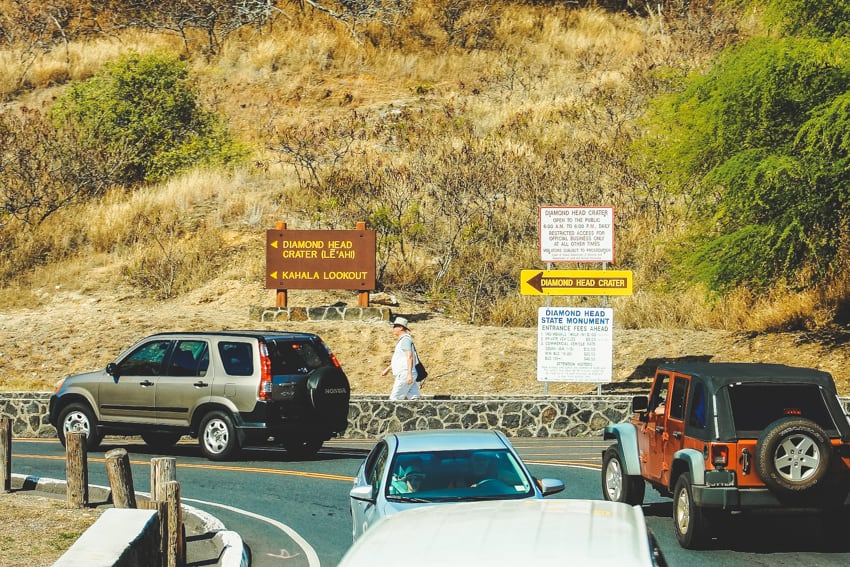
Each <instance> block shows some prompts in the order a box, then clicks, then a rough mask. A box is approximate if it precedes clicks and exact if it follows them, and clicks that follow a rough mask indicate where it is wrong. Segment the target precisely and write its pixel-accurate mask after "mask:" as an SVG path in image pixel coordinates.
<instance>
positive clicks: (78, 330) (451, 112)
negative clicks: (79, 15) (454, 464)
mask: <svg viewBox="0 0 850 567" xmlns="http://www.w3.org/2000/svg"><path fill="white" fill-rule="evenodd" d="M278 4H279V5H281V6H282V7H283V9H284V13H283V15H281V16H280V17H279V18H278V19H277V20H276V21H275V22H274V25H267V26H262V27H260V28H257V29H243V30H241V31H239V32H238V33H236V32H234V33H233V34H232V35H231V36H230V37H228V38H227V40H226V41H223V42H222V43H221V44H220V45H218V46H217V49H216V51H215V52H214V53H213V52H209V51H207V50H205V47H204V46H205V41H206V36H205V35H204V34H198V33H195V34H194V35H193V34H192V33H189V35H188V36H187V38H186V39H187V43H184V42H183V41H182V38H180V37H177V36H176V35H174V34H168V33H160V32H151V31H150V30H148V31H147V32H145V31H140V30H139V29H124V28H123V27H118V28H115V29H113V30H111V33H108V34H107V33H92V34H90V35H87V36H81V37H80V38H78V39H73V38H71V40H69V41H68V42H67V43H65V42H59V43H57V44H56V46H55V47H54V48H53V49H40V48H39V49H35V47H36V45H37V42H36V41H35V39H33V40H31V41H32V43H31V44H29V45H28V44H27V43H26V38H27V37H28V36H26V35H23V36H22V37H23V38H24V39H23V40H22V42H21V43H18V44H15V45H12V46H11V47H8V46H6V45H4V46H2V47H0V78H2V80H0V97H2V102H0V110H2V111H9V112H12V113H14V112H17V111H19V110H22V109H27V111H28V112H31V113H37V112H47V111H48V110H49V108H50V107H51V105H52V104H53V103H54V101H55V100H56V99H57V97H59V96H60V95H61V94H62V92H63V91H64V90H65V89H66V88H67V86H68V85H69V84H70V82H71V81H78V80H85V79H88V78H91V77H92V76H94V75H95V74H97V73H98V72H100V71H101V70H102V69H103V68H104V65H105V64H106V63H108V62H112V61H115V60H116V59H117V58H119V57H120V56H121V55H123V54H127V53H130V52H138V53H153V52H157V51H166V52H170V53H176V54H179V55H180V56H181V57H182V58H184V60H185V61H186V62H187V63H188V68H189V73H190V77H191V84H192V86H193V87H194V88H196V89H197V91H198V95H199V100H200V101H201V102H202V103H203V105H204V107H205V108H208V109H210V110H212V111H214V112H216V113H219V114H220V115H221V116H222V117H223V118H224V119H225V120H226V122H227V124H228V125H229V127H230V129H231V130H232V132H233V134H234V136H235V137H236V138H238V139H239V140H240V141H242V142H244V143H245V144H246V145H247V146H249V147H250V148H251V149H252V151H253V154H252V155H251V158H250V159H249V160H248V161H247V163H245V164H242V165H241V166H240V167H237V168H234V169H229V170H226V171H218V170H194V171H188V172H185V173H183V174H182V175H180V176H177V177H175V178H172V179H169V180H168V181H165V182H162V183H157V184H142V185H140V186H138V187H132V188H131V187H124V186H120V187H113V188H110V189H109V190H108V191H105V192H104V193H103V194H101V195H98V197H97V198H96V199H91V200H90V201H87V202H84V203H79V204H75V205H73V206H67V207H66V208H63V209H60V210H58V211H56V212H53V213H52V214H50V215H49V216H47V217H45V220H43V222H40V223H39V224H37V225H28V224H26V223H24V222H16V221H15V219H13V218H10V217H8V216H7V217H0V248H2V249H3V256H2V257H0V270H2V278H3V281H2V282H0V389H2V390H7V391H8V390H38V391H47V390H50V389H52V386H53V383H54V382H55V381H56V380H58V379H59V378H60V377H62V376H63V375H66V374H69V373H75V372H81V371H85V370H89V369H93V368H97V367H100V366H102V365H104V364H105V363H106V362H108V361H109V360H111V359H112V358H113V357H114V356H115V355H116V354H118V353H119V352H120V351H121V350H123V349H124V348H125V347H126V346H128V345H129V344H131V343H132V342H134V341H135V340H136V339H138V338H140V337H142V336H145V335H147V334H150V333H152V332H155V331H163V330H180V329H187V330H192V329H227V328H247V327H262V326H268V327H272V326H273V327H276V328H280V327H286V328H294V329H297V330H306V331H315V332H317V333H319V334H320V335H321V336H323V337H324V338H325V339H326V340H327V342H328V343H329V344H330V345H331V346H332V348H333V349H334V350H335V351H336V353H337V355H338V357H339V358H340V360H341V361H342V363H343V365H344V367H345V369H346V370H347V372H348V374H349V376H350V378H351V381H352V385H353V390H354V392H355V393H359V394H384V393H387V392H388V391H389V387H390V384H389V382H388V380H387V379H382V378H381V377H380V370H381V369H382V368H383V367H384V366H385V365H386V362H387V359H388V356H389V354H390V351H391V348H392V336H391V334H390V332H389V330H388V328H387V326H386V325H383V324H379V323H291V324H279V323H278V324H274V325H271V324H264V325H261V324H260V323H259V322H258V321H254V320H251V319H250V318H249V316H248V313H249V308H250V307H251V306H256V305H271V304H272V303H273V298H272V295H271V294H272V292H271V291H269V290H266V289H263V287H262V286H263V281H264V277H265V274H264V268H265V266H264V260H265V257H264V249H263V247H264V231H265V230H266V229H267V228H272V227H273V226H274V224H275V222H276V221H284V222H287V223H288V226H289V228H311V229H315V228H334V229H346V228H353V226H354V223H355V222H357V221H362V220H365V219H366V218H367V217H368V218H370V219H373V220H374V221H375V224H380V226H381V227H382V228H381V229H380V230H382V231H383V232H380V242H381V243H382V246H381V250H380V251H379V256H380V257H379V265H380V266H381V270H382V271H381V274H380V278H379V283H380V287H381V288H382V289H383V290H384V291H386V292H389V293H394V294H396V295H397V296H398V297H399V298H400V299H401V302H400V305H398V306H397V307H394V308H393V309H394V312H395V313H397V314H403V315H406V316H408V317H409V318H410V319H411V320H412V321H413V324H412V331H413V333H414V336H415V338H416V340H417V344H418V346H419V350H420V352H421V353H422V356H423V359H424V360H425V361H426V362H427V365H428V366H429V370H430V371H431V373H432V374H434V375H439V374H441V373H447V372H451V374H448V375H447V376H445V377H443V378H434V379H431V380H429V381H428V382H427V384H426V387H425V393H426V394H463V393H470V394H483V395H494V396H495V395H499V394H521V393H532V394H537V393H541V392H542V390H543V387H542V385H541V384H540V383H538V382H536V380H535V373H536V329H535V328H534V326H533V325H534V322H535V321H536V319H535V315H536V307H537V306H539V305H540V304H541V302H540V301H539V300H538V299H537V298H528V297H521V296H519V295H518V294H517V293H516V289H517V287H518V273H519V270H520V269H524V268H535V267H540V261H539V257H538V250H537V234H536V220H537V210H538V206H540V205H593V206H600V205H605V206H612V207H614V208H615V212H616V216H617V232H616V250H617V265H616V266H615V267H616V268H618V269H630V270H633V271H634V276H635V295H634V296H633V297H627V298H619V299H616V300H613V301H612V303H611V304H612V306H613V307H614V309H615V334H614V342H615V345H614V380H615V381H616V382H617V384H619V383H621V382H629V381H635V380H638V379H639V378H640V377H641V376H644V375H645V374H646V373H647V372H649V371H650V370H651V367H652V365H653V363H654V361H656V360H658V359H670V358H677V357H704V358H709V359H712V360H738V361H770V362H785V363H791V364H800V365H807V366H813V367H818V368H823V369H825V370H829V371H831V372H833V373H834V375H835V376H836V378H837V380H838V382H839V385H840V388H841V390H842V393H844V394H848V395H850V371H848V369H847V368H846V367H845V362H846V360H847V354H848V348H847V346H846V340H845V336H844V335H842V334H841V332H838V331H835V332H833V333H832V334H828V333H825V332H820V331H819V332H818V333H817V334H812V333H806V332H802V331H797V332H786V333H776V332H767V331H771V330H777V329H787V328H795V329H823V328H828V325H827V324H828V323H829V322H830V321H831V320H832V318H833V315H834V312H833V310H832V309H831V308H830V306H829V305H827V304H826V302H824V301H823V298H824V294H823V293H819V292H818V291H816V290H810V289H807V288H802V289H798V288H796V287H794V288H793V289H788V288H785V287H782V286H777V288H776V290H775V293H774V294H771V295H769V296H768V297H754V296H751V295H749V294H748V293H746V291H741V290H738V291H737V292H735V293H732V294H730V295H729V296H726V297H723V298H717V297H710V296H708V295H707V294H705V293H704V292H703V291H702V290H700V289H681V288H678V289H674V288H673V287H670V286H667V285H666V284H668V283H669V282H668V281H667V277H668V271H669V270H666V269H665V263H664V262H665V257H666V256H665V246H666V245H667V243H669V242H670V241H671V240H672V239H673V238H674V237H675V236H676V235H677V234H680V233H681V231H682V229H683V227H684V226H685V225H686V221H685V220H684V219H683V217H681V216H679V215H680V214H681V213H682V212H683V208H684V206H683V205H682V203H680V202H677V201H676V199H675V198H673V197H672V196H670V195H665V194H664V192H663V190H662V189H660V188H659V187H655V186H652V184H651V183H650V182H648V181H647V180H645V179H639V178H636V177H635V170H634V169H633V164H629V163H627V162H628V160H627V159H625V158H624V153H625V152H626V150H627V148H628V143H627V142H628V139H629V138H630V136H633V135H635V132H636V126H635V119H636V118H638V117H639V116H640V115H641V112H642V109H643V108H644V107H645V104H646V101H647V99H648V98H649V97H651V96H652V95H653V94H655V93H657V92H661V91H663V89H665V88H669V87H670V86H671V85H673V84H675V83H676V81H677V80H679V79H680V78H681V77H682V76H684V75H685V74H686V73H688V72H690V71H693V70H697V69H701V68H704V67H705V66H707V65H709V64H710V62H711V60H712V58H713V57H714V56H716V55H717V54H718V53H719V52H720V51H721V50H722V49H723V48H724V47H726V46H728V45H731V44H733V43H734V42H735V41H737V40H739V39H741V38H745V37H748V36H751V35H753V34H757V33H758V28H759V23H758V20H757V18H753V17H752V15H751V14H746V13H735V12H732V13H728V12H723V11H721V10H720V9H717V10H714V11H712V9H711V8H712V7H713V6H714V5H715V4H717V6H721V5H723V6H725V5H727V4H729V3H722V2H692V3H668V4H666V5H665V6H666V11H665V12H664V13H663V14H659V13H656V12H655V11H650V12H649V13H644V14H643V15H641V16H639V17H638V16H636V15H635V14H634V13H627V12H617V11H604V10H601V9H573V7H572V6H570V7H567V6H566V3H565V5H557V6H551V5H549V4H548V3H541V4H539V5H538V4H537V3H527V2H495V3H491V2H480V3H478V2H458V3H456V4H457V6H463V7H466V8H468V11H467V12H466V13H464V14H462V17H461V18H460V19H458V20H456V21H450V17H454V16H452V14H453V12H452V11H451V10H448V9H446V8H447V6H449V5H450V4H452V3H451V2H445V1H443V0H429V1H423V2H416V3H414V4H415V6H416V9H415V10H414V11H413V12H412V13H411V14H410V15H408V16H407V17H406V19H404V20H402V21H397V22H395V23H394V24H393V25H391V26H385V27H380V26H378V25H377V24H373V25H370V26H366V27H363V28H360V29H359V30H358V31H359V32H360V34H361V35H359V36H352V33H351V29H349V28H346V27H345V26H343V25H341V24H340V23H339V22H338V21H334V20H332V19H330V18H328V17H326V16H325V15H323V14H320V13H317V12H315V11H313V10H311V9H309V8H307V7H305V5H304V3H297V2H291V3H290V2H281V3H278ZM587 4H588V5H592V4H596V3H587ZM23 5H24V4H21V3H17V2H11V1H8V0H0V12H2V13H5V14H6V15H12V14H14V13H16V12H15V10H17V9H18V8H21V7H22V6H23ZM41 5H42V4H39V6H41ZM44 5H45V6H46V5H47V3H45V4H44ZM92 5H93V6H94V5H99V3H93V4H92ZM676 7H678V8H679V9H680V10H679V11H678V12H677V11H676V10H677V8H676ZM69 13H75V12H73V11H71V12H69ZM456 15H457V14H455V16H456ZM9 17H12V16H9ZM4 21H5V20H4ZM48 23H49V22H48ZM83 23H84V22H83ZM52 25H53V24H52V23H51V24H50V25H49V26H47V28H50V27H51V26H52ZM36 39H37V38H36ZM187 48H188V49H187ZM22 137H23V136H22ZM46 161H48V162H49V159H46ZM34 177H38V176H34ZM44 178H45V179H49V178H50V176H49V175H45V176H44ZM60 189H61V188H60ZM381 223H383V224H381ZM838 283H839V284H841V285H836V286H835V287H834V290H833V292H832V293H833V295H835V296H838V297H842V296H843V294H845V293H846V291H845V290H846V285H843V283H842V282H838ZM426 292H427V293H426ZM827 295H828V294H827ZM423 297H424V298H427V300H425V299H423ZM339 301H343V302H347V303H349V304H353V302H354V298H353V297H352V294H351V293H349V292H334V293H331V292H297V293H291V294H290V303H291V304H292V305H328V304H332V303H337V302H339ZM559 301H564V302H566V301H568V300H566V299H563V300H559ZM574 301H577V302H581V301H584V300H581V299H578V300H574ZM590 304H591V305H592V304H593V303H590ZM789 322H791V324H789ZM755 331H758V332H755ZM606 390H612V391H622V390H623V388H620V387H619V386H618V387H607V388H606ZM549 391H550V392H551V393H553V394H559V393H568V392H577V393H585V392H592V391H595V386H592V385H586V384H583V385H564V384H552V385H551V386H550V388H549Z"/></svg>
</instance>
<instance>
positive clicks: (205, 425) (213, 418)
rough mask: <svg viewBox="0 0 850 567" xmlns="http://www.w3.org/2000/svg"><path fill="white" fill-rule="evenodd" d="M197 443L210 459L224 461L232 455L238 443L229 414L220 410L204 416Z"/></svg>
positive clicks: (237, 448)
mask: <svg viewBox="0 0 850 567" xmlns="http://www.w3.org/2000/svg"><path fill="white" fill-rule="evenodd" d="M198 444H199V445H200V446H201V453H203V455H204V456H205V457H206V458H208V459H209V460H211V461H225V460H227V459H229V458H230V457H232V456H233V455H234V454H235V453H236V451H238V450H239V443H238V441H237V439H236V429H235V428H234V427H233V421H232V420H231V419H230V416H228V415H227V414H226V413H224V412H221V411H213V412H210V413H208V414H207V415H206V416H204V419H203V420H202V421H201V433H200V435H198Z"/></svg>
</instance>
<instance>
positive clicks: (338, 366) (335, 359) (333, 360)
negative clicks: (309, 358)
mask: <svg viewBox="0 0 850 567" xmlns="http://www.w3.org/2000/svg"><path fill="white" fill-rule="evenodd" d="M322 346H323V347H325V352H326V353H328V356H329V357H331V362H333V363H334V366H336V367H337V368H342V365H341V364H340V363H339V360H337V358H336V355H335V354H334V353H333V352H331V347H329V346H328V345H326V344H324V343H322Z"/></svg>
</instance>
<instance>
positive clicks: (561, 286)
mask: <svg viewBox="0 0 850 567" xmlns="http://www.w3.org/2000/svg"><path fill="white" fill-rule="evenodd" d="M519 291H520V293H521V294H522V295H632V272H631V270H522V273H521V274H520V282H519Z"/></svg>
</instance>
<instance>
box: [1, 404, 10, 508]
mask: <svg viewBox="0 0 850 567" xmlns="http://www.w3.org/2000/svg"><path fill="white" fill-rule="evenodd" d="M0 477H2V478H3V492H12V420H11V419H9V418H8V417H4V418H2V419H0Z"/></svg>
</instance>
